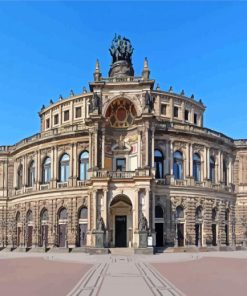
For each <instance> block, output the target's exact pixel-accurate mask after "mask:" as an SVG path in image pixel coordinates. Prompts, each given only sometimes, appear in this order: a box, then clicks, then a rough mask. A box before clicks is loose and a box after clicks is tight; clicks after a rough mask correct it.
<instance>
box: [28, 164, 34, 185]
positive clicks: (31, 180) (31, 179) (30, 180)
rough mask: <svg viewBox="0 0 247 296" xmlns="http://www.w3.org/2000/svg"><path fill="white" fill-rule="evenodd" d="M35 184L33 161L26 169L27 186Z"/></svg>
mask: <svg viewBox="0 0 247 296" xmlns="http://www.w3.org/2000/svg"><path fill="white" fill-rule="evenodd" d="M34 182H35V165H34V161H31V163H30V164H29V167H28V186H29V187H33V185H34Z"/></svg>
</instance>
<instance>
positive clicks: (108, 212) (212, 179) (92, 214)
mask: <svg viewBox="0 0 247 296" xmlns="http://www.w3.org/2000/svg"><path fill="white" fill-rule="evenodd" d="M132 54H133V47H132V45H131V42H130V41H129V40H128V39H127V38H125V37H123V38H122V37H121V36H115V38H114V39H113V41H112V44H111V47H110V55H111V58H112V63H111V67H110V69H109V73H108V75H105V76H107V77H104V76H102V74H101V71H100V65H99V61H97V62H96V67H95V71H94V79H93V81H92V82H91V83H89V87H88V89H86V88H83V90H82V92H81V93H79V94H74V93H73V91H71V93H70V95H69V97H67V98H63V97H62V96H60V98H59V99H58V100H57V101H56V102H53V101H51V102H50V104H49V106H43V107H42V108H41V110H40V112H39V116H40V122H41V129H40V131H39V133H37V134H35V135H33V136H30V137H29V138H26V139H23V140H22V141H20V142H18V143H16V144H14V145H12V146H0V247H1V248H2V249H3V248H9V249H10V250H12V251H18V250H22V251H23V250H24V251H27V250H34V249H36V250H44V251H47V250H59V249H60V250H61V249H63V250H68V251H76V250H85V251H87V250H93V249H94V250H97V249H99V250H103V251H104V250H108V249H109V248H114V247H116V248H119V247H122V248H132V249H134V250H143V252H145V249H147V250H148V249H152V247H170V248H174V249H179V248H181V249H185V248H198V249H206V248H208V249H219V250H220V249H224V250H234V249H236V248H244V247H245V245H246V240H247V140H234V139H232V138H230V137H228V136H226V135H224V134H222V133H220V132H217V131H214V130H211V129H208V128H206V127H204V124H203V122H204V111H205V105H204V104H203V102H202V101H201V100H197V99H196V98H194V96H193V95H192V96H189V97H188V96H186V94H185V93H184V91H181V93H179V94H177V93H174V92H173V89H172V87H170V89H167V90H161V89H160V87H159V85H156V84H155V80H153V79H151V78H150V70H149V65H148V61H147V59H146V58H145V60H144V66H143V70H142V73H141V75H140V76H137V75H135V72H134V68H133V65H132ZM215 116H217V114H215ZM3 144H4V143H3Z"/></svg>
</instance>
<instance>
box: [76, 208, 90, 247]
mask: <svg viewBox="0 0 247 296" xmlns="http://www.w3.org/2000/svg"><path fill="white" fill-rule="evenodd" d="M78 219H79V221H78V222H79V223H78V247H83V246H86V245H87V219H88V210H87V207H82V208H81V209H80V210H79V213H78Z"/></svg>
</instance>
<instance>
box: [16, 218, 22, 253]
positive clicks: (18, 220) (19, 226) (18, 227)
mask: <svg viewBox="0 0 247 296" xmlns="http://www.w3.org/2000/svg"><path fill="white" fill-rule="evenodd" d="M15 221H16V246H17V247H19V246H20V244H21V229H22V224H21V215H20V212H17V213H16V216H15Z"/></svg>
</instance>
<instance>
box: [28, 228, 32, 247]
mask: <svg viewBox="0 0 247 296" xmlns="http://www.w3.org/2000/svg"><path fill="white" fill-rule="evenodd" d="M32 241H33V226H27V248H31V247H32V243H33V242H32Z"/></svg>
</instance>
